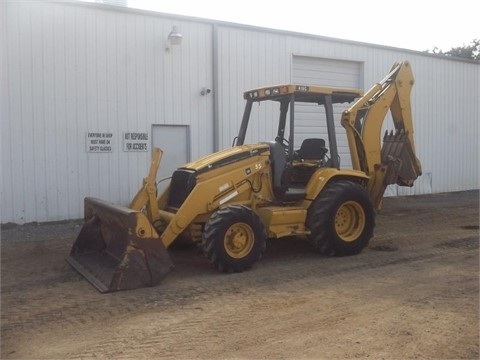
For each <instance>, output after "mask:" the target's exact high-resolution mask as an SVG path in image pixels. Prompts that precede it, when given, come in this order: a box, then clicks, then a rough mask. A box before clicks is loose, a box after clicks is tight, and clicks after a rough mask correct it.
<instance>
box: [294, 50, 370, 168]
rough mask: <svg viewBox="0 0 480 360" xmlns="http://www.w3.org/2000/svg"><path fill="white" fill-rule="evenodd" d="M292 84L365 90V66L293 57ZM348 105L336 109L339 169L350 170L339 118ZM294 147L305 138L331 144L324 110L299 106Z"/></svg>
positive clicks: (346, 147) (310, 105) (314, 58)
mask: <svg viewBox="0 0 480 360" xmlns="http://www.w3.org/2000/svg"><path fill="white" fill-rule="evenodd" d="M292 82H293V83H295V84H305V85H323V86H334V87H344V88H345V87H347V88H357V89H363V66H362V63H361V62H355V61H345V60H335V59H323V58H316V57H307V56H294V57H293V71H292ZM347 107H348V104H347V103H345V104H337V105H334V109H333V110H334V115H335V124H336V126H335V128H336V134H337V136H336V138H337V146H338V153H339V155H340V166H341V167H350V166H351V159H350V152H349V150H348V143H347V137H346V135H345V129H344V128H343V127H342V125H341V124H340V115H341V113H342V111H343V110H345V109H346V108H347ZM295 114H296V115H295V125H296V133H295V147H296V148H298V147H299V146H300V144H301V142H302V141H303V140H304V139H305V138H309V137H321V138H323V139H325V141H326V143H327V144H328V135H327V128H326V121H325V112H324V109H323V107H320V106H318V105H313V104H301V105H297V106H296V109H295Z"/></svg>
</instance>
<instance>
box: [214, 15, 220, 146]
mask: <svg viewBox="0 0 480 360" xmlns="http://www.w3.org/2000/svg"><path fill="white" fill-rule="evenodd" d="M212 77H213V79H212V80H213V91H212V92H213V97H212V99H213V100H212V101H213V104H212V106H213V151H214V152H217V151H218V150H219V148H220V131H219V129H220V121H219V118H220V117H219V113H220V109H219V107H218V89H219V88H220V87H219V79H218V25H217V24H213V27H212Z"/></svg>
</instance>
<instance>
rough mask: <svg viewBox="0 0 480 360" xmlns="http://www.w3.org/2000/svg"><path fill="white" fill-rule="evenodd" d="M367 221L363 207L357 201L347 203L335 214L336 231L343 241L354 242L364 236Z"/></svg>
mask: <svg viewBox="0 0 480 360" xmlns="http://www.w3.org/2000/svg"><path fill="white" fill-rule="evenodd" d="M365 221H366V220H365V212H364V211H363V207H362V206H361V205H360V204H359V203H357V202H356V201H347V202H345V203H343V204H342V206H340V208H339V209H338V210H337V213H336V214H335V230H336V232H337V235H338V236H339V237H340V238H341V239H342V240H343V241H347V242H352V241H355V240H357V239H358V238H359V237H360V235H361V234H362V232H363V229H364V228H365Z"/></svg>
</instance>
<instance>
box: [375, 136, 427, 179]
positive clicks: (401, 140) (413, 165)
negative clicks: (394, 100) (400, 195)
mask: <svg viewBox="0 0 480 360" xmlns="http://www.w3.org/2000/svg"><path fill="white" fill-rule="evenodd" d="M381 158H382V163H383V164H385V165H389V173H388V174H387V175H386V176H385V180H384V181H385V185H389V184H395V183H397V184H398V185H400V186H412V185H413V182H414V181H415V180H416V179H417V177H418V176H420V175H421V174H422V170H421V167H420V161H419V160H418V159H417V158H416V157H415V151H414V149H413V146H412V144H411V143H410V140H409V138H408V133H407V132H406V131H405V130H397V131H395V132H393V131H391V132H390V133H388V131H387V132H385V136H384V137H383V147H382V154H381Z"/></svg>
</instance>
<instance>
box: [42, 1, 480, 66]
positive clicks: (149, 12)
mask: <svg viewBox="0 0 480 360" xmlns="http://www.w3.org/2000/svg"><path fill="white" fill-rule="evenodd" d="M44 1H45V2H48V3H53V4H58V3H59V1H58V0H44ZM61 3H62V4H69V5H77V6H85V7H90V8H99V9H104V10H114V11H120V12H126V13H131V14H139V15H146V16H155V17H164V18H170V19H177V20H179V21H193V22H199V23H204V24H208V25H212V26H214V25H217V26H224V27H231V28H240V29H245V30H251V31H262V32H269V33H274V34H282V35H287V36H298V37H303V38H310V39H316V40H324V41H330V42H341V43H344V44H351V45H357V46H367V47H371V48H376V49H383V50H394V51H402V52H407V53H411V54H415V55H420V56H427V57H432V58H435V59H438V60H451V61H459V62H466V63H470V64H477V65H480V60H474V59H467V58H462V57H457V56H446V55H443V54H434V53H429V52H427V50H425V51H420V50H413V49H406V48H399V47H395V46H390V45H380V44H374V43H369V42H363V41H356V40H349V39H342V38H334V37H331V36H325V35H317V34H308V33H302V32H296V31H292V30H282V29H273V28H267V27H262V26H258V25H248V24H241V23H234V22H228V21H223V20H216V19H209V18H200V17H195V16H189V15H179V14H171V13H164V12H159V11H155V10H145V9H137V8H133V7H126V6H122V5H116V4H105V3H97V2H91V1H88V0H63V1H61Z"/></svg>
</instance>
